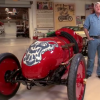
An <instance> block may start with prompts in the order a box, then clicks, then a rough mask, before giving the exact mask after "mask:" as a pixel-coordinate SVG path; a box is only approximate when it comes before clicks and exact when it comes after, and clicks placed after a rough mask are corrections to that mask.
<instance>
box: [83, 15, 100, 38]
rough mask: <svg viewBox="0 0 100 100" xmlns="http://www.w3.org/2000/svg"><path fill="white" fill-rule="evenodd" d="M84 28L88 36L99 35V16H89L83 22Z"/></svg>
mask: <svg viewBox="0 0 100 100" xmlns="http://www.w3.org/2000/svg"><path fill="white" fill-rule="evenodd" d="M84 28H86V29H87V30H88V31H89V35H90V36H98V35H100V16H99V17H97V15H96V14H90V15H89V16H88V17H87V18H86V20H85V22H84Z"/></svg>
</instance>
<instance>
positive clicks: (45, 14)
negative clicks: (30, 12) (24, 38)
mask: <svg viewBox="0 0 100 100" xmlns="http://www.w3.org/2000/svg"><path fill="white" fill-rule="evenodd" d="M36 13H37V15H36V21H37V28H53V27H54V13H53V2H50V1H42V2H41V1H38V2H37V12H36Z"/></svg>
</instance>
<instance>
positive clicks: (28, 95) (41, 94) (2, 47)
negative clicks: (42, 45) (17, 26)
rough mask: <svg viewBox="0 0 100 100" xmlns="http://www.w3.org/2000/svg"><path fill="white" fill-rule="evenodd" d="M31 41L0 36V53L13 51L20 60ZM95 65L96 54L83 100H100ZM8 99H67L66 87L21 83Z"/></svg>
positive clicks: (99, 87)
mask: <svg viewBox="0 0 100 100" xmlns="http://www.w3.org/2000/svg"><path fill="white" fill-rule="evenodd" d="M32 42H33V40H30V39H28V38H22V39H21V38H18V39H16V38H12V39H11V38H0V53H5V52H10V53H13V54H15V55H16V56H17V58H18V59H19V61H20V62H21V59H22V57H23V54H24V52H25V51H26V49H27V48H28V46H29V45H30V44H31V43H32ZM96 67H97V56H96V60H95V65H94V71H93V74H92V77H90V78H89V79H88V80H87V85H86V92H85V96H84V100H100V79H98V78H97V77H96ZM0 100H1V99H0ZM10 100H68V96H67V87H66V86H62V85H60V86H59V85H52V86H46V87H36V86H35V87H33V88H32V90H27V88H26V86H24V85H22V84H21V86H20V88H19V90H18V92H17V94H16V95H15V96H14V97H13V98H11V99H10Z"/></svg>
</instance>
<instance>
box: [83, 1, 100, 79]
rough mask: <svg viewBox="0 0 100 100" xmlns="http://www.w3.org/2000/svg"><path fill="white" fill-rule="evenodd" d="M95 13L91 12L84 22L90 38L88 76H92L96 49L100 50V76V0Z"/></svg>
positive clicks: (85, 30) (99, 74) (99, 70)
mask: <svg viewBox="0 0 100 100" xmlns="http://www.w3.org/2000/svg"><path fill="white" fill-rule="evenodd" d="M94 10H95V13H94V14H90V15H89V16H88V17H87V18H86V20H85V22H84V32H85V34H86V36H87V38H88V40H89V41H88V67H87V76H86V77H87V78H88V77H90V76H91V74H92V72H93V67H94V60H95V54H96V51H97V52H98V67H97V76H98V78H100V2H97V3H95V4H94Z"/></svg>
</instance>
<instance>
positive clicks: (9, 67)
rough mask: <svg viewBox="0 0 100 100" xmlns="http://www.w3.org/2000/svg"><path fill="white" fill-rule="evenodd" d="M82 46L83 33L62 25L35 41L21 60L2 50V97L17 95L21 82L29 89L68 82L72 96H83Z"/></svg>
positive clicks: (80, 98)
mask: <svg viewBox="0 0 100 100" xmlns="http://www.w3.org/2000/svg"><path fill="white" fill-rule="evenodd" d="M82 48H83V40H82V37H80V36H78V35H77V34H76V33H75V32H74V31H73V30H71V29H67V28H61V29H59V30H57V31H55V32H54V33H52V34H50V35H48V37H46V38H41V39H39V40H36V41H35V42H33V43H32V44H31V45H30V46H29V48H28V49H27V50H26V52H25V54H24V56H23V58H22V62H21V64H20V63H19V61H18V59H17V57H16V56H15V55H13V54H11V53H3V54H0V98H4V100H8V99H9V98H11V97H12V96H14V95H15V94H16V92H17V90H18V89H19V86H20V83H22V84H24V85H26V87H27V89H28V90H30V89H31V88H32V87H33V86H46V85H51V84H55V85H56V84H57V85H65V86H67V91H68V98H69V100H83V98H84V93H85V86H86V64H85V59H84V56H83V55H82V54H81V51H82ZM2 100H3V99H2Z"/></svg>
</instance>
